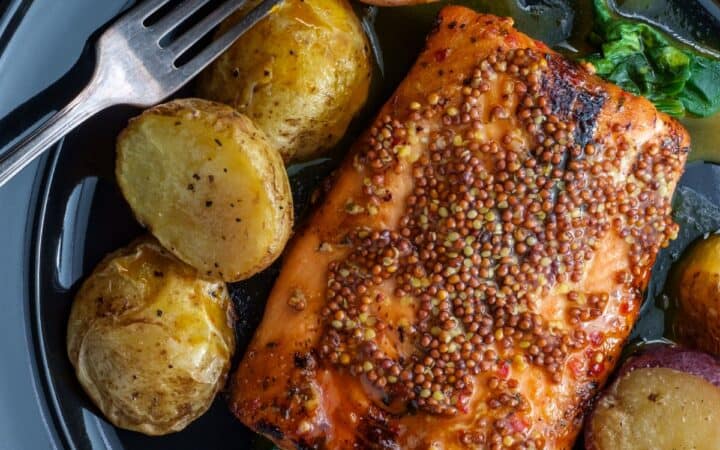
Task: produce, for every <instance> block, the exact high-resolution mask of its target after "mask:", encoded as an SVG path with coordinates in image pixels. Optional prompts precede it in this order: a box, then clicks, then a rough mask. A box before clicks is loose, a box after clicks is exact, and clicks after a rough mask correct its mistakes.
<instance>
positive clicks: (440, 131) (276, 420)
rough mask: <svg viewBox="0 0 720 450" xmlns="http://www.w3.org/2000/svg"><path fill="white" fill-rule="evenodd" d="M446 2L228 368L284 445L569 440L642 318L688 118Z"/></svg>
mask: <svg viewBox="0 0 720 450" xmlns="http://www.w3.org/2000/svg"><path fill="white" fill-rule="evenodd" d="M512 25H513V22H512V20H511V19H506V18H498V17H494V16H489V15H482V14H477V13H475V12H473V11H471V10H469V9H466V8H462V7H454V6H451V7H446V8H444V9H443V10H442V11H441V13H440V15H439V18H438V21H437V25H436V28H435V30H434V31H433V32H432V34H431V35H430V36H429V38H428V40H427V44H426V48H425V50H424V51H423V52H422V54H421V55H420V57H419V59H418V61H417V62H416V64H415V65H414V67H413V68H412V70H411V71H410V73H409V74H408V76H407V78H406V79H405V80H404V81H403V82H402V84H401V85H400V86H399V87H398V89H397V91H396V92H395V94H394V95H393V96H392V98H391V99H390V100H389V101H388V102H387V103H386V104H385V105H384V107H383V108H382V110H381V111H380V113H379V115H378V116H377V119H376V120H375V121H374V123H373V125H372V126H371V127H370V129H369V130H368V131H367V132H366V133H365V134H364V135H363V136H362V137H361V139H360V140H359V141H358V142H357V143H356V145H355V146H354V147H353V148H352V149H351V151H350V153H349V154H348V156H347V159H346V161H345V162H344V164H343V165H342V167H341V168H340V169H339V170H338V173H337V175H336V177H335V178H334V180H333V181H332V185H331V188H330V189H329V190H328V192H327V193H326V197H325V199H324V201H323V203H322V204H321V205H320V206H319V208H318V209H317V211H316V212H315V213H314V215H313V216H312V217H311V219H310V220H309V222H308V223H307V225H306V227H305V228H304V229H303V230H302V231H301V232H299V233H298V234H297V236H296V237H295V238H294V240H293V242H292V244H291V246H290V247H289V248H288V250H287V253H286V256H285V259H284V262H283V266H282V270H281V272H280V275H279V278H278V280H277V282H276V284H275V286H274V288H273V290H272V293H271V295H270V298H269V300H268V303H267V307H266V310H265V315H264V318H263V321H262V323H261V325H260V327H259V329H258V330H257V332H256V334H255V336H254V339H253V341H252V343H251V345H250V347H249V349H248V350H247V352H246V354H245V355H244V358H243V360H242V362H241V364H240V366H239V368H238V370H237V372H236V373H235V374H234V377H233V380H232V384H231V398H230V403H231V409H232V411H233V413H234V414H235V415H236V416H237V417H238V418H239V419H240V420H241V421H242V422H243V423H245V424H246V425H248V426H249V427H251V428H252V429H254V430H256V431H257V432H259V433H262V434H264V435H266V436H268V437H269V438H270V439H272V440H273V441H274V442H275V443H276V444H277V445H279V446H280V447H282V448H284V449H294V448H301V449H311V448H313V449H314V448H317V449H465V448H492V449H496V448H514V449H569V448H571V446H572V445H573V442H574V440H575V438H576V436H577V434H578V431H579V429H580V426H581V423H582V420H583V414H584V412H585V408H586V407H587V406H588V404H589V402H590V401H591V399H592V398H593V395H594V394H595V393H596V392H597V390H598V389H599V388H600V387H601V385H602V384H603V383H604V381H605V379H606V377H607V375H608V373H609V372H610V371H611V370H612V369H613V367H614V365H615V363H616V360H617V358H618V355H619V352H620V350H621V347H622V345H623V343H624V342H625V340H626V338H627V336H628V334H629V333H630V330H631V328H632V326H633V324H634V322H635V320H636V317H637V314H638V310H639V308H640V304H641V301H642V291H643V290H644V289H645V287H646V285H647V282H648V278H649V273H650V269H651V267H652V265H653V262H654V260H655V257H656V254H657V252H658V251H659V249H660V248H661V247H663V246H666V245H667V243H668V241H669V240H670V239H672V238H673V237H674V236H675V235H676V233H677V225H676V224H674V223H673V222H672V219H671V217H670V213H671V206H670V199H671V196H672V194H673V191H674V189H675V185H676V183H677V181H678V178H679V177H680V175H681V173H682V170H683V166H684V162H685V158H686V155H687V153H688V150H689V138H688V135H687V133H686V132H685V130H684V129H683V128H682V127H681V126H680V125H679V124H678V123H677V122H675V121H674V120H672V119H670V118H669V117H667V116H666V115H664V114H661V113H658V112H657V111H656V110H655V108H654V107H653V105H652V104H651V103H650V102H648V101H647V100H645V99H643V98H639V97H636V96H633V95H631V94H629V93H626V92H624V91H622V90H621V89H619V88H618V87H616V86H614V85H611V84H608V83H606V82H604V81H602V80H601V79H599V78H598V77H596V76H594V75H592V73H591V72H592V67H584V66H581V65H577V64H575V63H572V62H569V61H567V60H565V59H564V58H563V57H561V56H560V55H558V54H556V53H555V52H553V51H551V50H550V49H548V48H547V47H546V46H545V45H543V44H542V43H540V42H537V41H535V40H533V39H531V38H529V37H528V36H526V35H524V34H521V33H519V32H517V31H516V30H514V29H513V28H512Z"/></svg>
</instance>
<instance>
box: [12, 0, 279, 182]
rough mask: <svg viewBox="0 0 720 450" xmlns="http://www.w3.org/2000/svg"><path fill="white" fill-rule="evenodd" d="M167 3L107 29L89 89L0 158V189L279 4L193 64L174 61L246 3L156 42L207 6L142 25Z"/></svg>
mask: <svg viewBox="0 0 720 450" xmlns="http://www.w3.org/2000/svg"><path fill="white" fill-rule="evenodd" d="M169 1H170V0H145V1H143V2H141V3H140V4H139V5H137V6H135V7H134V8H132V9H131V10H130V11H128V12H127V13H125V14H124V15H123V16H122V17H121V18H120V19H119V20H118V21H117V22H115V23H114V24H113V25H112V26H111V27H110V28H108V29H107V30H106V31H105V32H104V33H103V34H102V36H100V39H99V40H98V43H97V46H96V52H97V63H96V66H95V72H94V74H93V76H92V79H91V81H90V83H89V84H88V85H87V86H86V87H85V89H83V90H82V92H80V94H78V96H77V97H75V99H73V100H72V101H71V102H70V103H69V104H68V105H67V106H66V107H65V108H63V109H62V110H60V111H59V112H57V113H56V114H55V115H53V116H52V117H51V118H50V119H49V120H48V121H47V122H45V123H44V124H43V125H41V126H40V127H39V128H37V129H36V130H34V131H33V132H32V133H31V134H30V135H28V136H27V137H25V138H24V139H22V140H21V141H20V142H18V143H16V144H15V145H13V146H12V147H11V148H9V149H8V150H7V151H6V152H4V153H3V154H2V155H0V186H2V185H3V184H5V183H6V182H7V181H8V180H9V179H10V178H12V176H13V175H15V174H17V173H18V172H19V171H20V170H22V168H23V167H25V166H27V165H28V164H30V162H32V161H33V160H34V159H35V158H37V157H38V156H39V155H40V154H41V153H42V152H43V151H45V150H46V149H47V148H48V147H50V146H51V145H52V144H54V143H55V142H57V141H58V140H59V139H60V138H62V137H63V136H65V135H66V134H67V133H69V132H70V131H71V130H73V129H74V128H75V127H77V126H78V125H80V124H81V123H82V122H84V121H85V120H87V119H88V118H90V117H91V116H93V115H94V114H96V113H98V112H100V111H102V110H103V109H105V108H107V107H109V106H112V105H117V104H130V105H136V106H143V107H146V106H150V105H154V104H156V103H159V102H160V101H162V100H163V99H165V98H167V97H168V96H169V95H171V94H172V93H174V92H175V91H177V90H178V89H180V88H181V87H182V86H183V85H184V84H185V83H186V82H187V81H189V80H190V79H191V78H192V77H194V76H195V75H197V74H198V73H199V72H200V71H201V70H202V69H203V68H204V67H206V66H207V65H208V64H210V62H212V61H213V60H214V59H215V58H216V57H217V56H219V55H220V53H222V52H223V51H225V50H226V49H227V48H228V47H230V45H232V43H233V42H235V40H236V39H237V38H238V37H240V36H241V35H242V34H243V33H244V32H245V31H247V30H248V29H250V28H251V27H252V26H253V25H255V24H256V23H257V22H258V21H259V20H260V19H262V18H263V17H265V16H266V15H267V14H268V13H269V12H270V10H271V9H272V8H273V7H274V6H275V5H276V4H278V3H279V2H280V1H281V0H263V1H262V2H261V3H260V4H258V5H257V6H256V7H255V8H253V9H252V10H251V11H250V12H249V13H248V14H246V15H245V16H244V17H243V18H242V19H241V20H240V21H239V22H238V23H237V24H235V25H234V26H233V27H231V28H230V29H228V30H227V31H226V32H225V33H223V34H222V35H221V36H219V37H218V38H217V39H215V40H214V41H212V43H210V44H208V45H207V46H206V47H204V48H203V49H201V50H200V51H199V52H198V53H197V54H196V55H195V56H194V57H192V59H190V60H189V61H187V62H184V63H182V64H180V65H178V59H179V58H180V57H181V56H182V55H183V54H184V53H185V52H186V51H187V50H188V49H190V48H191V47H192V46H193V45H195V44H196V43H197V42H198V41H199V40H200V39H201V38H202V37H203V36H205V35H207V34H208V33H209V32H210V31H211V30H212V29H213V28H215V27H216V26H217V25H218V24H220V22H222V21H223V20H224V19H226V18H227V17H228V16H230V14H232V13H233V12H235V11H236V10H237V9H238V8H240V7H242V6H243V5H245V4H246V3H247V0H226V1H225V2H223V3H222V4H221V5H220V6H218V7H217V8H216V9H214V10H213V11H212V12H210V13H208V14H207V15H206V16H205V17H203V18H202V19H201V20H200V21H199V22H197V23H196V24H195V25H193V26H192V27H191V28H190V29H189V30H188V31H186V32H184V33H182V34H180V35H179V36H172V39H171V40H170V43H169V44H168V45H165V46H161V45H160V42H161V40H162V39H163V38H166V36H170V33H171V32H172V31H173V30H174V29H175V27H176V26H177V25H179V24H181V23H182V22H183V21H185V20H186V19H188V18H189V17H190V16H192V15H193V14H194V13H196V12H197V11H198V10H199V9H200V8H201V7H202V6H203V5H206V4H207V3H208V2H209V1H210V0H184V1H183V2H182V3H180V4H179V5H178V6H176V7H174V8H172V9H171V10H170V11H169V12H167V13H166V14H165V15H163V16H162V17H161V18H160V19H159V20H158V21H157V22H155V23H154V24H153V25H150V26H145V25H144V24H143V22H144V21H145V20H146V19H147V18H148V17H149V16H151V15H152V14H153V13H155V12H157V11H158V10H159V9H160V8H162V7H163V6H164V5H166V4H167V3H168V2H169Z"/></svg>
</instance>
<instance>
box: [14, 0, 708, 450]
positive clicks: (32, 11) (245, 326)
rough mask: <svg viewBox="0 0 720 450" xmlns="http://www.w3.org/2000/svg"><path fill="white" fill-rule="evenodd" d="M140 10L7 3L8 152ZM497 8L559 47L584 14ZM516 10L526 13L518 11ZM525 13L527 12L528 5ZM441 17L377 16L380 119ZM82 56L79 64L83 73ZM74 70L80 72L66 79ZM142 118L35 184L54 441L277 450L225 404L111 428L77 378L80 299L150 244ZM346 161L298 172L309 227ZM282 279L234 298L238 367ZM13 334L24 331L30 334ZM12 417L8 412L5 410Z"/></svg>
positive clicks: (640, 331) (653, 332)
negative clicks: (98, 40) (177, 424)
mask: <svg viewBox="0 0 720 450" xmlns="http://www.w3.org/2000/svg"><path fill="white" fill-rule="evenodd" d="M128 3H131V2H127V1H125V0H103V1H102V2H97V1H94V0H73V1H70V0H65V1H63V2H59V1H57V0H44V1H41V0H36V1H34V2H33V1H2V0H0V100H4V101H0V145H7V144H8V143H9V142H10V141H11V140H12V139H14V138H15V137H16V136H17V135H19V134H20V133H21V132H22V131H23V130H26V129H27V128H28V127H30V126H31V125H32V124H33V123H35V122H37V121H39V120H41V119H42V118H43V117H44V116H45V115H46V114H47V113H49V112H51V111H53V110H54V109H57V108H58V106H60V105H62V104H63V103H65V102H67V101H68V100H69V98H70V97H71V96H72V94H73V93H75V92H77V91H78V90H79V89H80V87H81V86H82V85H83V84H84V83H85V82H86V81H87V79H88V78H89V75H90V72H91V68H92V63H93V55H92V51H91V50H89V49H91V46H90V47H88V46H86V47H85V50H84V51H82V49H83V44H84V43H85V42H86V41H87V42H90V43H92V40H93V37H94V36H96V35H97V33H96V30H98V29H101V28H102V27H103V26H104V24H105V23H106V22H107V21H108V20H110V19H111V18H112V17H114V16H115V15H116V14H118V13H119V12H120V11H121V10H123V9H124V8H126V7H127V6H128ZM490 3H492V2H487V3H486V2H483V1H476V2H474V4H475V5H476V6H480V7H484V8H485V10H486V11H492V12H496V13H500V14H507V13H511V12H517V14H519V15H520V17H518V19H519V20H518V25H519V27H520V28H521V29H523V30H524V31H527V32H529V33H530V34H532V35H533V36H535V37H538V38H543V39H544V40H546V41H549V42H550V43H551V44H558V43H559V42H560V41H563V40H565V39H566V38H568V37H569V36H570V33H571V27H570V25H572V18H573V15H572V14H573V13H572V10H571V9H570V8H569V6H568V3H565V2H562V1H556V2H534V3H535V4H536V6H538V7H541V9H539V10H538V11H540V12H537V11H536V12H535V13H533V14H535V15H528V14H527V12H525V13H524V12H523V11H526V9H527V8H525V10H524V9H523V7H519V6H518V4H515V2H496V3H495V6H490V5H489V4H490ZM531 3H532V2H531ZM511 4H514V5H515V6H514V8H515V9H512V7H511V6H507V5H511ZM525 4H526V3H525V2H522V3H521V6H522V5H525ZM550 4H554V7H553V8H554V9H553V8H551V9H542V8H550V7H549V6H547V5H550ZM503 5H505V6H503ZM543 5H544V6H543ZM696 6H697V5H696ZM433 8H435V7H427V8H415V9H407V8H405V9H397V10H392V11H389V10H384V11H382V12H380V14H379V15H377V17H374V18H373V17H372V14H370V15H368V16H367V17H366V19H368V20H367V22H366V23H367V24H370V20H371V19H373V20H374V22H375V26H376V28H377V29H378V30H381V32H380V33H378V36H380V37H379V38H377V42H376V44H377V45H376V49H377V50H379V51H381V52H382V54H383V55H385V57H384V60H385V61H386V62H388V61H391V63H387V64H385V65H382V64H379V65H378V67H377V70H376V80H378V81H379V82H376V86H375V88H374V89H373V94H372V96H371V100H370V103H369V107H368V111H371V110H372V109H374V108H376V107H377V105H378V104H379V102H380V101H381V99H383V98H385V97H386V96H387V95H388V93H389V92H390V91H391V90H392V89H393V87H394V86H395V85H396V83H397V82H398V81H399V79H400V78H401V77H402V76H403V75H404V73H405V71H406V70H407V68H408V67H409V65H410V64H411V62H412V60H413V59H414V56H415V55H416V54H417V52H418V51H419V49H420V47H421V45H422V42H423V36H424V34H425V33H426V31H427V30H428V29H429V27H430V24H431V21H432V13H433V11H434V10H433ZM503 8H504V9H503ZM508 8H510V9H508ZM1 11H4V13H3V12H1ZM360 12H361V13H368V11H366V10H363V11H360ZM523 14H525V15H523ZM398 21H402V23H404V25H405V27H406V29H405V30H404V31H406V32H404V33H401V35H397V34H394V35H393V39H387V38H386V39H383V36H385V33H383V32H382V30H384V29H391V28H392V27H396V24H397V23H398ZM548 30H551V31H548ZM81 51H82V53H81ZM78 55H80V56H79V59H78V60H77V61H78V62H77V64H75V65H74V66H73V64H74V63H75V61H76V58H77V57H78ZM379 60H380V61H382V60H383V58H379ZM71 66H73V68H72V69H71V70H70V71H69V72H67V73H65V71H67V70H68V69H69V68H70V67H71ZM381 67H382V70H381ZM63 73H65V75H63V76H60V75H62V74H63ZM13 92H14V93H16V94H18V93H19V94H18V95H16V96H15V97H12V96H11V95H9V93H13ZM186 93H187V92H186ZM18 96H19V97H20V98H17V97H18ZM3 104H4V108H5V109H3V106H2V105H3ZM18 105H19V106H18ZM10 109H13V111H12V112H10ZM137 112H138V111H137V110H134V109H132V108H128V107H116V108H112V109H110V110H108V111H105V112H104V113H102V114H100V115H98V116H97V117H95V118H93V119H92V120H90V121H88V122H87V123H86V124H84V125H83V126H82V127H81V128H80V129H78V130H76V131H75V132H73V133H72V134H70V135H69V136H67V137H66V138H65V139H64V141H63V142H61V144H59V145H58V146H56V148H55V149H54V150H53V151H52V152H51V153H50V155H49V156H48V157H47V158H45V159H44V160H43V161H42V163H41V167H40V169H39V171H38V174H39V175H38V176H37V177H36V180H35V192H36V195H35V197H34V200H33V202H32V203H33V204H32V205H30V208H32V209H31V211H34V213H32V214H30V217H31V223H30V224H28V226H27V230H28V232H27V236H26V239H28V243H29V244H28V249H29V251H30V258H28V261H29V264H28V265H27V267H26V268H25V275H26V282H27V283H28V286H29V289H28V293H29V297H28V298H26V299H25V301H26V302H28V305H29V308H30V320H29V322H28V324H27V327H29V330H21V331H19V333H24V332H28V333H29V335H30V336H32V339H33V343H34V353H35V354H36V356H37V357H36V361H35V363H36V364H37V370H36V371H34V373H37V374H38V377H39V380H37V381H38V384H39V385H40V386H41V387H42V389H41V391H40V392H39V393H38V395H39V397H40V401H41V402H44V403H45V405H46V406H47V409H46V410H47V411H48V417H47V418H46V419H47V422H48V423H49V427H50V428H51V431H52V434H53V435H56V436H58V437H59V442H58V444H57V445H58V446H60V447H61V448H68V449H92V450H99V449H128V450H130V449H143V450H146V449H173V450H181V449H198V448H204V449H248V448H257V449H261V448H272V446H271V445H270V444H268V443H267V442H266V441H264V440H263V439H262V438H259V437H258V436H257V435H255V434H254V433H253V432H251V431H250V430H248V429H247V428H245V427H244V426H243V425H242V424H240V423H239V422H237V421H236V420H235V419H234V418H233V417H232V415H231V414H230V412H229V411H228V409H227V407H226V405H225V400H224V398H223V397H222V396H219V397H218V399H216V401H215V403H214V404H213V405H212V407H211V409H210V410H209V411H208V413H207V414H205V415H204V416H202V417H201V418H200V419H198V420H197V421H196V422H194V423H193V424H191V425H190V426H189V427H188V428H187V429H185V430H183V431H182V432H180V433H176V434H173V435H170V436H165V437H147V436H144V435H141V434H138V433H133V432H128V431H124V430H119V429H116V428H114V427H113V426H111V425H109V424H108V423H107V422H106V421H105V420H104V419H103V418H102V416H101V415H100V414H99V413H98V411H97V409H96V408H95V407H94V406H93V405H92V404H91V403H90V401H89V399H88V398H87V397H86V396H85V395H84V393H83V392H82V390H81V388H80V386H79V384H78V383H77V381H76V379H75V376H74V373H73V371H72V368H71V366H70V363H69V361H68V359H67V356H66V352H65V328H66V322H67V317H68V314H69V310H70V305H71V302H72V298H73V295H74V294H75V292H76V290H77V289H78V287H79V283H80V281H81V279H82V277H83V276H85V275H86V274H88V273H89V272H90V271H91V270H92V268H93V267H94V266H95V264H97V263H98V262H99V261H100V259H101V258H102V257H103V256H104V255H105V254H107V253H109V252H111V251H113V250H116V249H117V248H119V247H121V246H124V245H126V244H127V243H129V242H130V241H131V240H132V239H133V238H135V237H137V236H138V235H140V234H142V233H143V230H142V229H141V228H140V227H139V226H138V224H137V223H136V222H135V221H134V219H133V217H132V215H131V213H130V210H129V208H128V206H127V205H126V203H125V202H124V200H123V198H122V196H121V195H120V193H119V190H118V188H117V185H116V183H115V181H114V174H113V170H114V142H115V136H116V135H117V133H118V132H119V131H120V130H121V129H122V128H123V127H124V126H125V124H126V123H127V120H128V118H130V117H132V116H133V115H135V114H137ZM366 118H367V114H365V115H364V116H363V117H361V118H359V119H358V120H357V121H356V123H355V124H354V126H353V128H352V129H351V131H350V132H349V134H348V136H347V139H346V140H347V141H349V140H351V139H352V138H353V137H354V135H355V134H356V132H357V131H358V130H359V129H360V128H361V127H362V126H363V125H364V124H365V121H366ZM343 146H344V145H341V146H340V147H341V148H342V147H343ZM336 153H337V152H336ZM336 161H337V158H329V159H324V160H320V161H315V162H312V163H309V164H305V165H302V166H295V167H292V168H291V169H290V173H291V180H292V185H293V190H294V194H295V203H296V208H297V211H296V212H297V214H298V216H299V217H302V216H303V213H304V210H305V208H306V206H307V202H308V199H309V195H310V193H311V192H312V190H313V189H314V188H315V187H316V186H317V185H318V183H319V182H320V180H322V178H323V177H324V176H326V175H327V174H328V173H329V171H330V170H332V168H333V167H334V166H335V163H336ZM717 181H720V168H718V166H715V165H710V164H702V163H695V164H692V165H691V166H689V167H688V171H687V174H686V175H685V177H684V178H683V180H682V184H683V185H685V186H690V187H692V188H694V189H695V190H698V191H699V192H702V193H704V194H705V195H707V196H708V197H709V198H711V199H712V200H713V201H714V202H715V203H717V204H720V183H718V182H717ZM710 226H711V225H707V226H706V227H705V228H708V227H710ZM706 231H712V230H710V229H706V230H700V231H697V230H696V231H695V232H693V233H692V235H688V236H686V237H685V242H681V243H678V246H676V247H677V248H675V249H674V250H673V251H672V252H671V251H666V252H664V253H663V254H662V255H661V257H660V259H659V264H660V266H659V267H661V268H665V269H666V268H667V266H668V265H669V264H670V262H671V260H672V259H673V258H674V257H676V256H677V253H678V249H680V248H681V247H684V246H685V245H687V242H688V241H689V240H691V239H692V238H694V237H696V236H697V235H698V233H700V232H706ZM660 272H662V270H661V271H660ZM276 274H277V267H276V266H275V267H271V268H270V269H268V270H266V271H265V272H263V273H261V274H259V275H258V276H256V277H254V278H253V279H251V280H249V281H246V282H243V283H237V284H235V285H233V286H232V287H231V291H232V295H233V298H234V300H235V303H236V306H237V309H238V313H239V316H240V317H241V321H240V323H239V325H238V328H237V333H238V337H239V344H240V345H239V349H238V357H239V356H240V355H242V353H243V350H244V348H245V346H246V345H247V343H248V340H249V338H250V337H251V335H252V332H253V330H254V329H255V327H256V326H257V324H258V323H259V321H260V319H261V316H262V312H263V308H264V301H265V298H266V296H267V293H268V291H269V289H270V287H271V285H272V282H273V280H274V278H275V276H276ZM656 278H662V276H659V277H656ZM661 282H662V281H661V280H660V281H657V282H655V283H654V285H653V287H652V288H651V291H650V297H654V296H655V295H656V294H658V293H659V290H660V287H661V286H660V285H661ZM654 304H655V302H654V301H649V302H647V304H646V306H645V307H644V313H643V319H642V320H641V322H640V324H639V325H638V327H637V328H636V330H635V333H634V337H635V339H637V340H643V339H657V338H659V337H661V336H662V335H663V331H664V319H663V312H662V311H661V310H660V309H657V308H655V306H654ZM0 325H2V324H0ZM8 326H13V327H15V328H17V327H18V326H25V324H9V325H8ZM6 370H8V369H6ZM11 407H12V406H10V405H0V408H11ZM0 448H2V444H1V443H0Z"/></svg>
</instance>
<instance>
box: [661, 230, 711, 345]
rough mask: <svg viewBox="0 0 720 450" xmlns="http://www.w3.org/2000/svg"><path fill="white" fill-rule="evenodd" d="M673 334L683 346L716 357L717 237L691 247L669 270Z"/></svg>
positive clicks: (701, 241)
mask: <svg viewBox="0 0 720 450" xmlns="http://www.w3.org/2000/svg"><path fill="white" fill-rule="evenodd" d="M671 292H672V293H673V297H675V300H676V301H677V307H678V312H677V314H676V316H675V327H674V328H675V331H676V333H677V334H678V337H679V338H680V339H681V340H682V341H683V342H685V343H686V344H688V345H690V346H692V347H695V348H698V349H701V350H704V351H706V352H709V353H714V354H716V355H720V235H712V236H710V237H708V238H707V239H704V240H700V241H698V242H696V243H695V244H693V246H692V247H691V248H690V250H688V251H687V252H686V253H685V254H684V255H683V256H682V259H681V260H680V263H679V264H678V265H677V266H676V267H675V268H673V274H672V278H671Z"/></svg>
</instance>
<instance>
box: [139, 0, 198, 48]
mask: <svg viewBox="0 0 720 450" xmlns="http://www.w3.org/2000/svg"><path fill="white" fill-rule="evenodd" d="M208 1H210V0H185V1H184V2H182V3H181V4H180V6H178V7H176V8H174V9H173V10H172V11H170V12H169V13H167V14H166V15H165V16H164V17H163V18H162V19H160V20H159V21H158V22H157V23H156V24H154V25H153V26H152V29H153V30H155V31H157V33H158V40H159V39H162V38H163V36H165V35H166V34H167V33H168V32H170V31H172V29H173V28H175V27H176V26H178V25H180V24H181V23H182V22H183V21H184V20H185V19H187V18H188V17H190V16H191V15H192V14H194V13H195V12H196V11H197V10H198V9H200V8H202V7H203V6H204V5H206V4H207V2H208Z"/></svg>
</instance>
